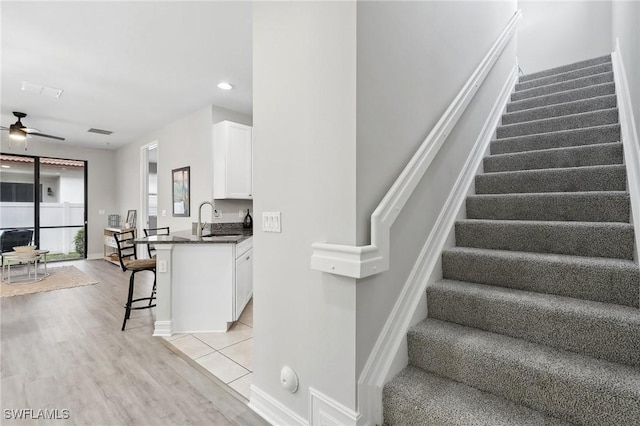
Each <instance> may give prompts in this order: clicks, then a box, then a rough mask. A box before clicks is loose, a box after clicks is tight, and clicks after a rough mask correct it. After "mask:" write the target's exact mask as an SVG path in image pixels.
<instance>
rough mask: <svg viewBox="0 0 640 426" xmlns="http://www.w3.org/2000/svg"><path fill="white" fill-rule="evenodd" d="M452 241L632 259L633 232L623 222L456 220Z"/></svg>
mask: <svg viewBox="0 0 640 426" xmlns="http://www.w3.org/2000/svg"><path fill="white" fill-rule="evenodd" d="M455 234H456V245H457V246H458V247H475V248H486V249H495V250H510V251H525V252H530V253H556V254H568V255H573V256H588V257H606V258H616V259H627V260H633V248H634V234H633V228H632V227H631V225H627V224H601V223H592V224H582V223H581V224H576V223H568V224H564V223H558V222H542V223H534V224H531V223H528V222H514V221H504V222H498V223H496V222H475V221H474V222H467V221H465V222H458V223H456V225H455Z"/></svg>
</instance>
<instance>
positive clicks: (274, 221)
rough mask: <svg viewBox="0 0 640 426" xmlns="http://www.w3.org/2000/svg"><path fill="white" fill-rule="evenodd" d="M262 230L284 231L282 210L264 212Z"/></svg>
mask: <svg viewBox="0 0 640 426" xmlns="http://www.w3.org/2000/svg"><path fill="white" fill-rule="evenodd" d="M262 230H263V231H264V232H282V228H281V224H280V212H263V213H262Z"/></svg>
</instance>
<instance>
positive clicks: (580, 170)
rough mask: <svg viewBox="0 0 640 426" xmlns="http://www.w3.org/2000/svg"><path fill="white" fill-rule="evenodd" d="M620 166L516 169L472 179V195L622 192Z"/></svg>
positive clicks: (624, 182)
mask: <svg viewBox="0 0 640 426" xmlns="http://www.w3.org/2000/svg"><path fill="white" fill-rule="evenodd" d="M626 188H627V174H626V168H625V166H624V165H604V166H585V167H568V168H556V169H542V170H517V171H509V172H495V173H485V174H480V175H477V176H476V181H475V189H476V194H511V193H536V192H583V191H624V190H626Z"/></svg>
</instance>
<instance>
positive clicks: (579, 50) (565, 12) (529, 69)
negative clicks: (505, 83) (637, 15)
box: [518, 0, 626, 74]
mask: <svg viewBox="0 0 640 426" xmlns="http://www.w3.org/2000/svg"><path fill="white" fill-rule="evenodd" d="M612 3H613V4H615V3H618V2H617V1H613V2H612V1H585V0H581V1H540V0H518V8H519V9H521V10H522V22H521V23H520V26H519V29H518V63H519V65H520V67H521V68H522V70H523V72H524V73H525V74H531V73H534V72H537V71H542V70H545V69H549V68H553V67H557V66H561V65H565V64H570V63H572V62H578V61H581V60H584V59H590V58H595V57H598V56H604V55H607V54H609V53H611V50H612V49H611V42H612V41H611V8H612ZM621 3H626V2H621Z"/></svg>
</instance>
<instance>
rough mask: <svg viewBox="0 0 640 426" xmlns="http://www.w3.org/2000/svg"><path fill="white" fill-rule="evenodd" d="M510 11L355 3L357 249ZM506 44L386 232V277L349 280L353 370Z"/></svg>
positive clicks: (465, 144)
mask: <svg viewBox="0 0 640 426" xmlns="http://www.w3.org/2000/svg"><path fill="white" fill-rule="evenodd" d="M515 11H516V2H515V0H514V1H509V2H465V3H459V2H402V3H395V2H359V3H358V13H357V15H358V62H357V64H358V65H357V75H358V78H357V85H358V86H357V87H358V98H357V107H358V108H357V174H356V179H357V192H356V200H357V205H356V211H357V243H358V245H364V244H367V243H368V242H369V241H370V235H369V229H370V215H371V213H372V212H373V210H374V209H375V207H376V206H377V204H378V203H379V202H380V200H381V199H382V197H383V196H384V194H385V193H386V191H387V190H388V188H389V187H390V186H391V184H392V183H393V181H394V180H395V178H396V177H397V176H398V175H399V174H400V172H401V170H402V169H403V168H404V166H405V165H406V164H407V162H408V160H409V159H410V158H411V156H412V155H413V153H414V152H415V151H416V149H417V147H418V146H419V145H420V144H421V142H422V141H423V140H424V138H425V137H426V136H427V135H428V133H429V132H430V130H431V128H432V127H433V125H434V124H435V123H436V122H437V120H438V119H439V118H440V116H441V115H442V113H443V112H444V111H445V109H446V108H447V107H448V105H449V104H450V103H451V101H452V100H453V98H454V97H455V95H456V94H457V93H458V91H459V90H460V89H461V87H462V86H463V84H464V83H465V81H466V80H467V79H468V78H469V76H470V75H471V73H472V72H473V70H474V69H475V68H476V67H477V66H478V64H479V63H480V61H481V60H482V58H483V56H484V55H485V54H486V52H487V51H488V50H489V48H490V47H491V45H492V44H493V43H494V42H495V40H496V38H497V37H498V35H499V34H500V32H501V31H502V30H503V29H504V26H505V25H506V24H507V22H508V21H509V19H510V18H511V17H512V16H513V14H514V13H515ZM515 55H516V50H515V39H514V40H512V41H511V42H510V43H509V45H508V46H507V47H506V49H505V51H504V52H503V54H502V56H501V58H500V59H499V60H498V62H497V63H496V65H495V66H494V68H493V70H492V72H491V73H490V74H489V76H488V77H487V80H485V83H484V84H483V86H482V87H481V89H480V90H479V92H478V93H477V94H476V97H475V98H474V100H472V102H471V104H470V106H469V108H468V110H467V112H465V114H463V116H462V117H461V119H460V121H459V123H458V125H457V127H456V128H455V130H454V131H453V132H452V133H451V135H449V137H448V139H447V141H446V142H445V145H444V146H443V148H442V149H441V151H440V153H439V154H438V155H437V157H436V158H435V159H434V161H433V163H432V166H431V168H430V170H428V171H427V173H426V175H425V177H424V178H423V180H422V182H421V184H420V185H419V186H418V188H416V190H415V192H414V194H413V196H412V198H411V200H410V201H409V202H408V204H407V205H406V206H405V208H404V209H403V211H402V213H401V214H400V216H399V218H398V220H397V221H396V222H395V225H394V226H393V228H392V230H391V259H390V261H391V268H390V269H389V270H388V271H386V272H384V273H382V274H379V275H375V276H372V277H370V278H366V279H363V280H359V281H358V286H357V309H356V313H357V317H356V324H357V327H356V341H357V354H356V363H357V364H356V368H357V372H358V374H359V373H360V372H361V371H362V368H363V367H364V364H365V363H366V361H367V358H368V356H369V354H370V353H371V350H372V348H373V345H374V344H375V341H376V339H377V337H378V334H379V333H380V331H381V329H382V327H383V325H384V323H385V321H386V319H387V317H388V315H389V313H390V311H391V309H392V308H393V305H394V303H395V301H396V299H397V297H398V295H399V293H400V291H401V289H402V286H403V284H404V283H405V282H406V280H407V277H408V275H409V273H410V271H411V269H412V267H413V265H414V263H415V261H416V259H417V256H418V254H419V252H420V250H421V249H422V246H423V244H424V242H425V241H426V239H427V236H428V235H429V232H430V231H431V228H432V227H433V225H434V223H435V221H436V219H437V217H438V214H439V212H440V210H441V208H442V206H443V204H444V202H445V201H446V199H447V197H448V195H449V193H450V191H451V189H452V187H453V185H454V183H455V180H456V178H457V177H458V175H459V173H460V171H461V168H462V167H463V165H464V162H465V160H466V158H467V156H468V155H469V152H470V150H471V149H472V147H473V144H474V142H475V141H476V138H477V136H478V134H479V133H480V129H481V128H482V125H483V124H484V122H485V120H486V119H487V114H488V111H490V109H491V107H492V106H493V103H494V102H495V100H496V98H497V96H498V94H499V92H500V89H501V88H502V86H503V85H504V82H505V81H506V80H507V77H508V75H509V73H510V72H511V71H512V69H513V66H514V65H515V63H516V59H515Z"/></svg>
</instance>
